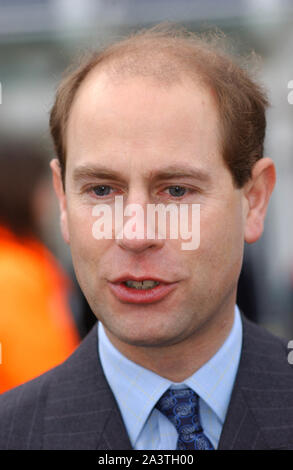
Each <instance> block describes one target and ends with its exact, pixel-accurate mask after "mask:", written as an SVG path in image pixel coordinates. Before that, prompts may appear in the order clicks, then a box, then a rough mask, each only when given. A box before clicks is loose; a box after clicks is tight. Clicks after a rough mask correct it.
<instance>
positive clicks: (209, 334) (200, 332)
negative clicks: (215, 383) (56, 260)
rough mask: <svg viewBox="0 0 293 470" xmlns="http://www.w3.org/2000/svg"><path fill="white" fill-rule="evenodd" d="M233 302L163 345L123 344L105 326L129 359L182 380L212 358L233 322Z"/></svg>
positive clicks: (114, 341) (173, 380) (174, 378)
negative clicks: (181, 338)
mask: <svg viewBox="0 0 293 470" xmlns="http://www.w3.org/2000/svg"><path fill="white" fill-rule="evenodd" d="M234 308H235V307H234V305H233V306H232V308H230V309H229V310H228V311H227V310H225V312H223V313H217V314H216V315H215V316H214V317H212V318H210V319H209V320H208V321H206V322H205V323H204V324H203V325H201V326H200V327H199V328H198V329H197V330H196V331H195V332H194V333H193V334H191V335H190V336H189V337H188V338H187V339H185V340H184V341H181V342H179V343H176V344H173V345H169V346H163V347H149V346H148V347H144V346H134V345H130V344H126V343H124V342H122V341H120V340H119V339H118V338H117V337H116V336H114V335H112V333H111V332H110V331H109V330H108V329H106V328H105V332H106V334H107V336H108V338H109V340H110V341H111V342H112V344H113V345H114V346H115V347H116V348H117V349H118V350H119V351H120V352H121V353H122V354H123V355H124V356H126V357H127V358H128V359H130V360H131V361H133V362H135V363H137V364H139V365H140V366H142V367H144V368H146V369H149V370H151V371H153V372H155V373H156V374H158V375H160V376H161V377H164V378H166V379H168V380H170V381H172V382H183V381H184V380H185V379H187V378H188V377H190V376H191V375H192V374H194V373H195V372H196V371H197V370H198V369H200V367H202V366H203V365H204V364H205V363H206V362H207V361H208V360H209V359H211V357H213V356H214V355H215V354H216V352H217V351H218V350H219V349H220V347H221V346H222V345H223V343H224V342H225V340H226V338H227V337H228V335H229V333H230V331H231V329H232V326H233V322H234Z"/></svg>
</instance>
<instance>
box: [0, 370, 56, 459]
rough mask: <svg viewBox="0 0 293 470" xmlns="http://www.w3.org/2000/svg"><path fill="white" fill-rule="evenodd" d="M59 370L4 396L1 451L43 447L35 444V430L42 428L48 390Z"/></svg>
mask: <svg viewBox="0 0 293 470" xmlns="http://www.w3.org/2000/svg"><path fill="white" fill-rule="evenodd" d="M58 367H60V366H58ZM58 367H56V368H54V369H52V370H50V371H49V372H46V373H45V374H42V375H40V376H39V377H37V378H35V379H33V380H31V381H29V382H26V383H25V384H23V385H19V386H18V387H16V388H13V389H12V390H9V391H7V392H5V393H3V394H2V395H0V449H1V450H4V449H29V448H39V447H40V443H38V442H32V441H33V440H35V435H36V434H35V432H34V430H35V429H36V428H39V430H40V426H42V420H41V419H40V418H41V416H42V414H43V410H44V408H45V402H46V396H47V390H48V386H49V383H50V379H51V377H52V374H53V375H54V374H55V370H56V369H58Z"/></svg>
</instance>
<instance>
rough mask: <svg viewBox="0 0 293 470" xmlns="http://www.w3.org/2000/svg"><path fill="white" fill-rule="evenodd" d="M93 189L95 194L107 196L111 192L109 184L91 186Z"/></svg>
mask: <svg viewBox="0 0 293 470" xmlns="http://www.w3.org/2000/svg"><path fill="white" fill-rule="evenodd" d="M93 191H94V193H95V194H96V196H108V195H109V194H110V192H111V186H107V185H100V186H95V187H94V188H93Z"/></svg>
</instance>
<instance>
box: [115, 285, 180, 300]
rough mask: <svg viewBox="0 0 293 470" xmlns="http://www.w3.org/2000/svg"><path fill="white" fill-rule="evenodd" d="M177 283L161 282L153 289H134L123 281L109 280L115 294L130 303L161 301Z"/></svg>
mask: <svg viewBox="0 0 293 470" xmlns="http://www.w3.org/2000/svg"><path fill="white" fill-rule="evenodd" d="M176 284H177V283H172V284H159V285H158V286H156V287H153V288H152V289H147V290H143V289H133V288H131V287H127V286H126V285H125V284H124V283H123V282H120V283H119V284H113V283H112V282H109V286H110V289H111V291H112V292H113V294H114V295H115V296H116V297H117V298H118V299H119V300H120V301H121V302H126V303H130V304H152V303H154V302H159V301H160V300H162V299H163V298H164V297H166V296H167V295H168V294H169V293H170V292H172V291H173V290H174V289H175V287H176Z"/></svg>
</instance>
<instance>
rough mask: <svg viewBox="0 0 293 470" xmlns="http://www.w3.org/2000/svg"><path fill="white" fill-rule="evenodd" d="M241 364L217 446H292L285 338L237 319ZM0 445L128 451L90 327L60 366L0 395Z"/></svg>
mask: <svg viewBox="0 0 293 470" xmlns="http://www.w3.org/2000/svg"><path fill="white" fill-rule="evenodd" d="M242 320H243V348H242V354H241V360H240V365H239V369H238V373H237V377H236V381H235V385H234V388H233V392H232V397H231V401H230V405H229V408H228V412H227V416H226V421H225V423H224V427H223V431H222V434H221V438H220V442H219V447H218V448H219V449H293V370H292V367H291V366H290V365H289V364H288V359H287V357H288V351H287V348H286V344H285V343H284V342H283V341H281V340H279V339H278V338H276V337H274V336H272V335H271V334H269V333H268V332H266V331H265V330H263V329H262V328H260V327H258V326H256V325H254V324H253V323H251V322H249V321H248V320H246V319H245V318H244V317H242ZM0 449H100V450H102V449H106V450H109V449H115V450H121V449H131V444H130V442H129V438H128V436H127V433H126V430H125V427H124V424H123V421H122V418H121V415H120V412H119V409H118V407H117V404H116V401H115V398H114V396H113V394H112V392H111V390H110V388H109V385H108V383H107V381H106V379H105V376H104V374H103V371H102V367H101V364H100V361H99V358H98V353H97V332H96V327H94V328H93V329H92V330H91V331H90V333H89V334H88V336H87V337H86V338H85V339H84V340H83V342H82V343H81V345H80V346H79V347H78V348H77V350H76V351H75V352H74V354H73V355H71V356H70V357H69V359H68V360H66V361H65V362H64V363H63V364H61V365H60V366H58V367H56V368H54V369H52V370H50V371H49V372H47V373H45V374H43V375H41V376H40V377H38V378H36V379H34V380H32V381H30V382H27V383H26V384H24V385H21V386H20V387H17V388H15V389H13V390H11V391H9V392H6V393H4V394H2V395H1V396H0Z"/></svg>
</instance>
